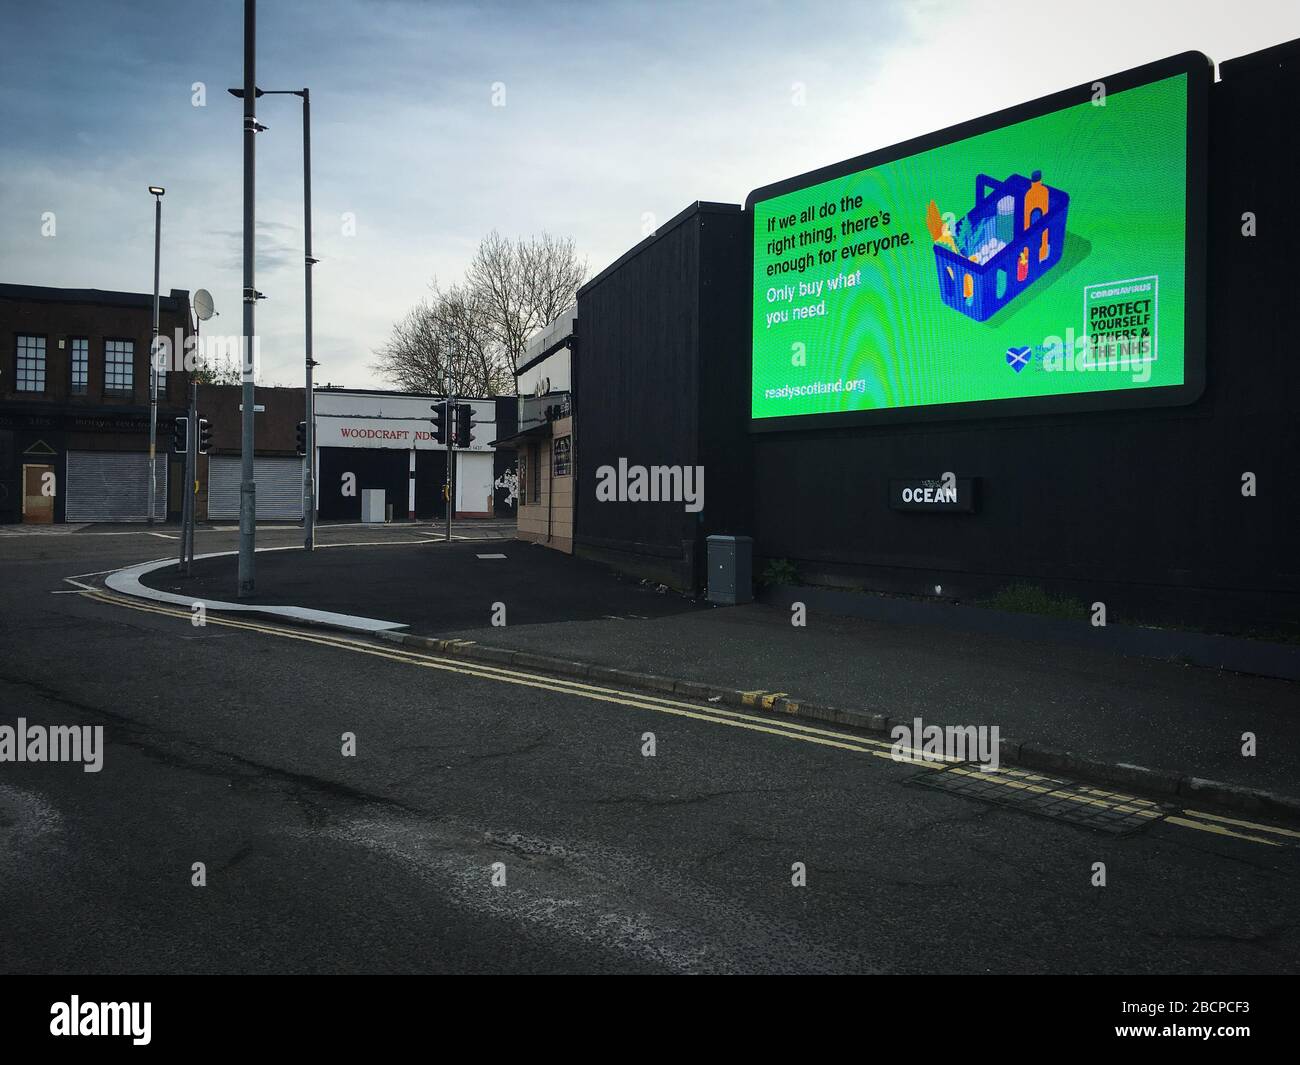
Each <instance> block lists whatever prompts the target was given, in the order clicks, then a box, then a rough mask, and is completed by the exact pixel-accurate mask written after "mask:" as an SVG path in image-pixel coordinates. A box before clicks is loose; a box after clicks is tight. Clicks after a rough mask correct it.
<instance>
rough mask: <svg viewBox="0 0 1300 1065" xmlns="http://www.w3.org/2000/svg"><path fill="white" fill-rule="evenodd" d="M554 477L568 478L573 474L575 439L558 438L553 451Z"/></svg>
mask: <svg viewBox="0 0 1300 1065" xmlns="http://www.w3.org/2000/svg"><path fill="white" fill-rule="evenodd" d="M551 465H552V475H553V476H555V477H568V476H569V474H571V473H572V472H573V437H571V436H558V437H556V438H555V445H554V449H553V451H552V464H551Z"/></svg>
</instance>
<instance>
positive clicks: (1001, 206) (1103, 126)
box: [746, 53, 1209, 429]
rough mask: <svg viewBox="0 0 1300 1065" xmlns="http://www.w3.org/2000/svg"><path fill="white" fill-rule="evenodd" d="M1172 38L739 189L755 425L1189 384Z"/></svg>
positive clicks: (1199, 263)
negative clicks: (745, 228) (1051, 85)
mask: <svg viewBox="0 0 1300 1065" xmlns="http://www.w3.org/2000/svg"><path fill="white" fill-rule="evenodd" d="M1208 69H1209V61H1208V60H1207V59H1205V57H1204V56H1201V55H1199V53H1189V54H1187V55H1185V56H1179V57H1176V58H1174V59H1171V60H1166V61H1164V62H1162V63H1158V64H1152V65H1151V66H1149V67H1144V68H1140V69H1138V70H1135V71H1129V72H1127V73H1125V74H1121V75H1116V76H1114V77H1113V78H1106V79H1102V80H1099V81H1097V82H1094V83H1091V84H1089V85H1086V86H1080V87H1078V88H1076V89H1072V90H1067V91H1066V92H1064V93H1058V94H1056V95H1055V96H1052V97H1048V98H1045V99H1043V100H1040V101H1035V102H1034V103H1031V104H1025V105H1023V106H1021V107H1018V108H1013V109H1012V110H1010V111H1006V112H1001V113H999V114H998V115H994V116H990V117H989V118H987V119H982V120H977V121H976V122H973V123H967V124H966V125H964V126H960V127H956V128H955V129H953V130H948V131H945V132H944V133H939V134H934V135H931V136H930V137H926V138H921V139H919V140H917V141H912V142H909V143H908V144H905V145H899V146H897V147H895V148H892V149H885V150H883V151H881V152H876V153H873V154H872V155H868V156H864V157H862V158H860V159H856V160H850V161H849V162H847V163H843V164H839V165H838V166H836V167H829V168H827V169H826V170H824V171H818V172H815V173H813V174H810V175H805V176H804V177H803V178H795V179H793V180H791V181H787V182H781V183H779V184H777V185H773V186H769V187H767V188H765V189H760V190H758V191H756V192H755V193H753V194H751V196H750V197H749V201H748V203H747V205H746V206H747V209H749V210H750V211H751V212H752V217H753V225H754V260H753V264H754V265H753V323H752V328H753V333H752V351H751V355H752V363H751V365H752V379H751V400H750V402H751V416H752V419H753V421H752V423H751V424H752V425H753V427H754V428H755V429H767V428H792V427H799V426H806V425H809V424H812V423H814V422H817V423H824V422H827V421H831V422H834V421H840V422H871V421H876V420H901V419H903V418H917V417H953V416H956V417H965V416H971V415H976V414H985V415H994V414H1015V413H1034V412H1040V413H1041V412H1048V411H1052V410H1058V411H1059V410H1074V409H1095V408H1098V407H1110V406H1137V405H1149V404H1161V403H1185V402H1190V401H1191V400H1193V399H1195V398H1196V396H1197V395H1199V393H1200V391H1201V386H1202V380H1203V345H1204V336H1203V333H1204V325H1203V294H1202V291H1201V290H1202V288H1203V283H1204V281H1203V274H1204V262H1203V256H1204V253H1203V242H1204V232H1203V224H1204V222H1203V220H1204V143H1203V138H1204V123H1205V116H1204V101H1205V97H1206V93H1207V86H1208Z"/></svg>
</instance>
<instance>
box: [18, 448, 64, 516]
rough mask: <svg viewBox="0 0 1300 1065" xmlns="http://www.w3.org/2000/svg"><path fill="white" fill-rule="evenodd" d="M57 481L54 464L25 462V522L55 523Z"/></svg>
mask: <svg viewBox="0 0 1300 1065" xmlns="http://www.w3.org/2000/svg"><path fill="white" fill-rule="evenodd" d="M55 483H56V482H55V480H54V467H53V466H49V465H44V464H42V465H37V464H35V463H26V462H24V463H23V524H25V525H50V524H52V523H53V521H54V492H55V488H54V485H55Z"/></svg>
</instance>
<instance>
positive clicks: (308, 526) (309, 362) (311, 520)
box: [226, 88, 320, 551]
mask: <svg viewBox="0 0 1300 1065" xmlns="http://www.w3.org/2000/svg"><path fill="white" fill-rule="evenodd" d="M226 91H227V92H229V93H230V95H231V96H233V97H235V98H236V99H239V100H242V99H243V98H244V90H243V89H227V90H226ZM262 96H297V97H300V98H301V99H302V201H303V265H304V272H305V285H304V288H305V294H306V308H307V309H306V326H305V332H306V344H305V356H306V370H307V374H306V378H307V391H306V396H305V406H306V414H307V419H306V420H307V439H306V452H307V468H306V474H305V476H304V478H303V547H304V548H305V549H306V550H308V551H311V550H313V549H314V548H315V546H316V448H315V435H316V397H315V395H314V393H313V391H312V372H311V371H312V367H313V366H319V365H320V364H319V363H318V362H316V360H315V359H313V358H312V352H311V340H312V321H311V314H312V297H311V268H312V267H313V266H315V265H316V264H317V263H318V262H320V260H319V259H316V258H313V257H312V254H311V90H310V89H258V88H254V89H253V98H254V99H258V98H260V97H262ZM257 129H258V132H261V131H262V130H264V129H266V127H265V126H263V125H261V124H260V123H259V124H258V127H257Z"/></svg>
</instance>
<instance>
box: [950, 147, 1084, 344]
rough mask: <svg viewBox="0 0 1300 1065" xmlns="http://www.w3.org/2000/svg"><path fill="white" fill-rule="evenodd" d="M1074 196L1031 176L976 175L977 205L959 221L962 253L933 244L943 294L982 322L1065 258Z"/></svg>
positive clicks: (955, 306) (952, 305)
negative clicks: (1067, 224)
mask: <svg viewBox="0 0 1300 1065" xmlns="http://www.w3.org/2000/svg"><path fill="white" fill-rule="evenodd" d="M1069 209H1070V197H1069V194H1068V193H1066V192H1063V191H1062V190H1061V189H1058V188H1055V187H1053V186H1050V185H1045V184H1044V183H1043V181H1042V175H1041V173H1040V172H1039V171H1037V170H1035V171H1034V173H1033V175H1032V177H1025V176H1024V175H1023V174H1012V175H1011V176H1010V177H1009V178H1007V179H1006V180H1005V181H996V180H994V179H993V178H991V177H989V176H988V175H987V174H979V175H977V176H976V178H975V206H974V207H972V208H971V209H970V211H969V212H968V213H967V214H966V215H965V216H964V217H963V218H962V220H961V221H960V222H959V223H958V234H957V235H958V236H959V238H960V240H961V244H960V246H961V249H962V253H963V254H959V253H958V252H956V251H954V250H953V249H952V247H950V246H949V245H948V244H946V243H937V244H935V246H934V260H935V266H936V267H937V269H938V273H939V294H940V295H941V296H942V297H943V302H944V303H946V304H947V305H948V306H949V307H951V308H952V309H953V310H955V311H961V313H962V314H964V315H967V316H968V317H970V318H974V319H975V321H977V322H983V321H986V320H987V319H989V318H990V317H992V316H993V315H994V314H996V313H997V312H998V311H1000V310H1001V309H1002V308H1003V307H1005V306H1006V305H1007V304H1008V303H1010V302H1011V301H1012V300H1013V299H1015V298H1016V297H1017V296H1019V295H1020V294H1021V293H1022V292H1024V291H1025V290H1026V289H1027V288H1029V286H1030V285H1032V284H1033V283H1034V282H1035V281H1037V280H1038V279H1039V278H1040V277H1042V276H1043V275H1044V274H1045V273H1047V272H1048V271H1049V270H1050V269H1052V267H1053V266H1055V265H1056V264H1057V263H1058V262H1060V261H1061V251H1062V250H1063V248H1064V247H1065V217H1066V214H1067V212H1068V211H1069Z"/></svg>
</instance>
